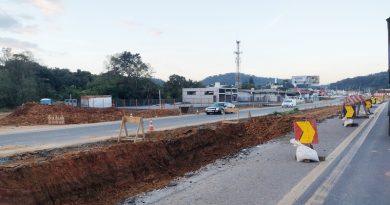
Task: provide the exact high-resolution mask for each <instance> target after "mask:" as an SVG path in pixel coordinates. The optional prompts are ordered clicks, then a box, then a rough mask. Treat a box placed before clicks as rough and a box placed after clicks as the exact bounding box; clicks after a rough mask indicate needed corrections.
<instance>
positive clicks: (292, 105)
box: [282, 98, 297, 107]
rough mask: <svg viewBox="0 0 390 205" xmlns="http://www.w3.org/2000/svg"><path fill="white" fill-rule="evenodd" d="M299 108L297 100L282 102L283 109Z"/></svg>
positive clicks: (288, 99)
mask: <svg viewBox="0 0 390 205" xmlns="http://www.w3.org/2000/svg"><path fill="white" fill-rule="evenodd" d="M295 106H297V100H296V99H290V98H287V99H284V100H283V102H282V107H295Z"/></svg>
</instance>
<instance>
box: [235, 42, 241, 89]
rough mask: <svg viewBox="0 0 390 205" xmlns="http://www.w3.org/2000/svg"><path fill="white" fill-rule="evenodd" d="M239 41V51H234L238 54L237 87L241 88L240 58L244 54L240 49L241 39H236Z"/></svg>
mask: <svg viewBox="0 0 390 205" xmlns="http://www.w3.org/2000/svg"><path fill="white" fill-rule="evenodd" d="M236 43H237V51H236V52H234V53H235V54H236V55H237V56H236V66H237V72H236V84H235V86H236V88H237V89H239V88H241V82H240V62H241V58H240V54H242V52H241V51H240V41H236Z"/></svg>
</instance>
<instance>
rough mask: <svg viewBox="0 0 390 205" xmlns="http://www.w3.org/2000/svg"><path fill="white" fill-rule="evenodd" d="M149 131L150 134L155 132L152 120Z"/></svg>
mask: <svg viewBox="0 0 390 205" xmlns="http://www.w3.org/2000/svg"><path fill="white" fill-rule="evenodd" d="M148 131H149V132H153V131H154V126H153V121H152V119H150V120H149V127H148Z"/></svg>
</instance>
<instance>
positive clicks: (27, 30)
mask: <svg viewBox="0 0 390 205" xmlns="http://www.w3.org/2000/svg"><path fill="white" fill-rule="evenodd" d="M12 31H13V32H15V33H18V34H34V33H37V32H38V25H28V26H20V27H17V28H14V29H12Z"/></svg>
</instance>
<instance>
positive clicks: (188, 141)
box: [0, 107, 339, 204]
mask: <svg viewBox="0 0 390 205" xmlns="http://www.w3.org/2000/svg"><path fill="white" fill-rule="evenodd" d="M338 110H339V107H328V108H320V109H314V110H308V111H304V112H303V113H298V114H293V115H287V116H281V115H271V116H264V117H258V118H252V119H251V120H249V121H248V122H242V123H239V124H221V123H215V124H210V125H204V126H198V127H188V128H181V129H177V130H170V131H162V132H155V133H153V134H150V135H148V141H145V142H139V143H132V142H121V143H116V142H110V141H108V142H102V143H99V144H94V145H89V146H84V147H75V148H68V149H58V150H52V151H42V152H36V153H30V154H25V155H20V156H15V157H14V158H13V160H10V161H9V162H6V163H4V164H3V165H2V166H1V167H0V179H1V180H0V201H1V202H2V203H4V204H19V203H23V204H64V203H70V204H115V202H118V201H121V200H123V199H124V198H126V197H129V196H133V195H135V194H138V193H141V192H144V191H148V190H151V189H155V188H158V187H161V186H164V185H166V184H167V183H168V182H169V181H170V180H172V179H174V178H175V177H178V176H182V175H183V174H185V173H186V172H189V171H193V170H196V169H199V168H200V167H201V166H203V165H205V164H208V163H211V162H213V161H214V160H216V159H218V158H221V157H223V156H227V155H230V154H234V153H236V152H238V151H239V150H240V149H242V148H245V147H250V146H255V145H257V144H260V143H264V142H266V141H268V140H270V139H272V138H275V137H278V136H281V135H283V134H286V133H288V132H290V131H291V130H292V122H293V121H294V120H298V119H305V118H307V119H308V118H315V119H317V120H322V119H324V118H328V117H330V116H334V115H335V114H336V112H337V111H338Z"/></svg>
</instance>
